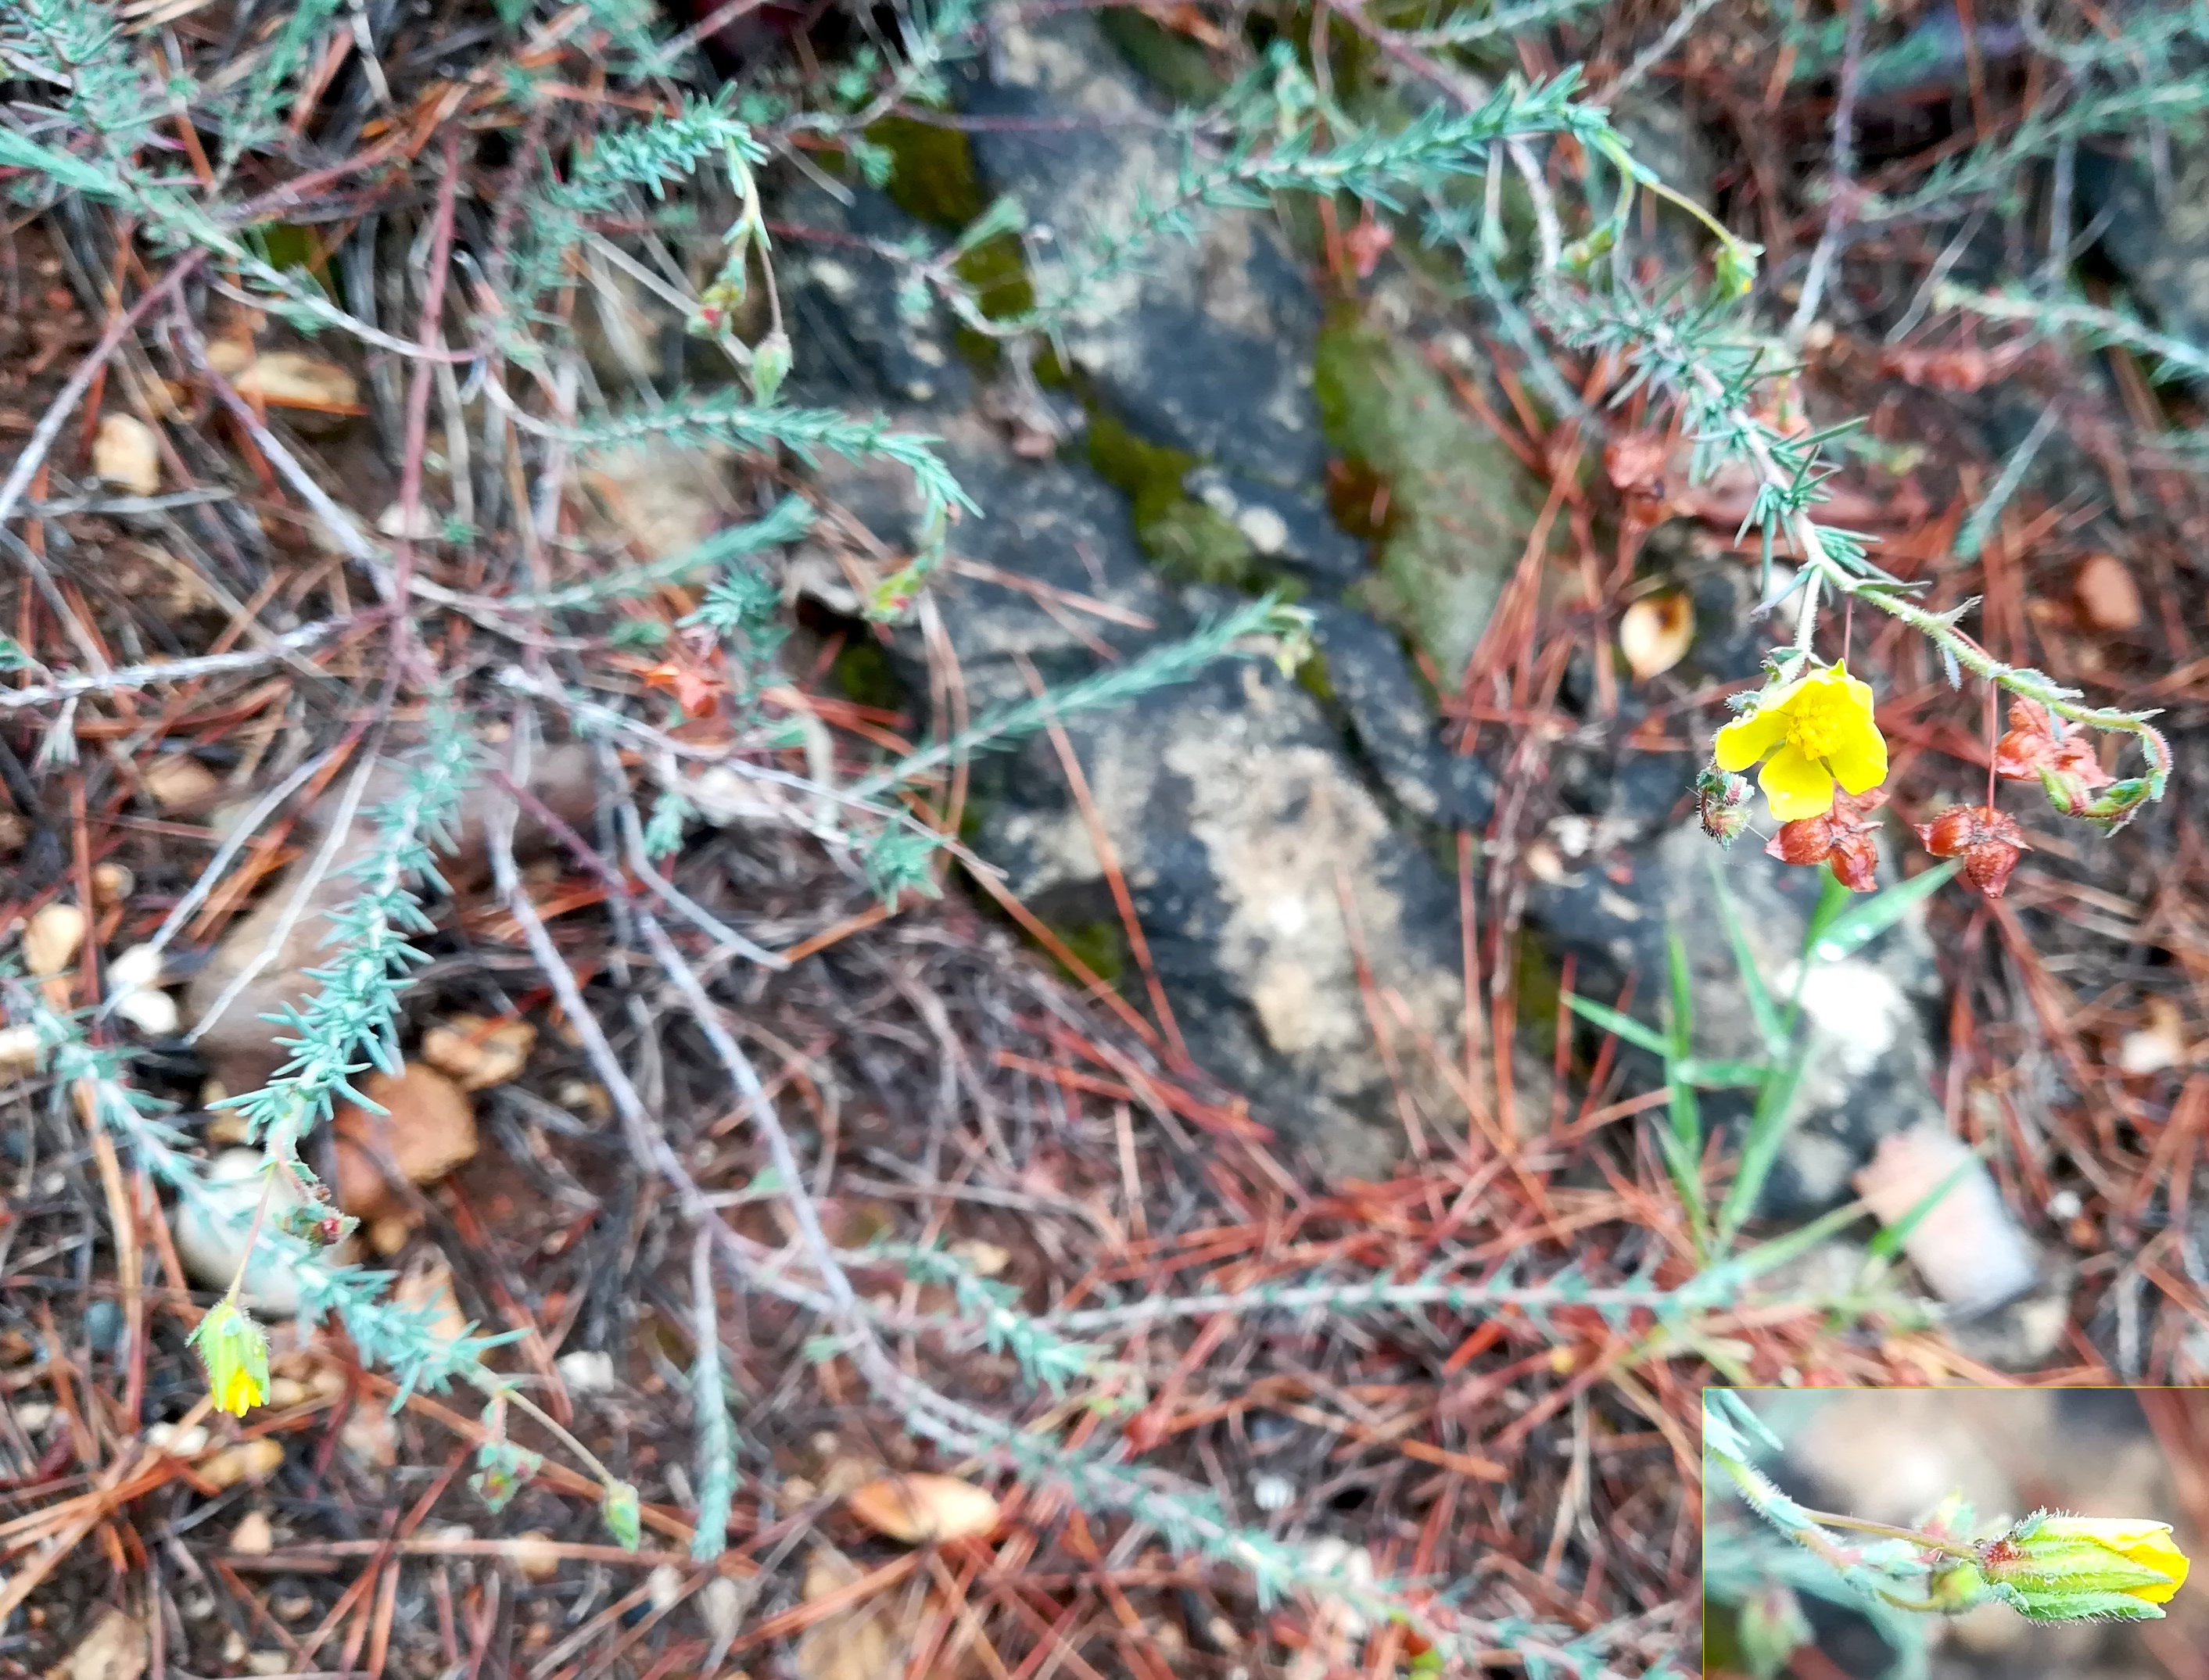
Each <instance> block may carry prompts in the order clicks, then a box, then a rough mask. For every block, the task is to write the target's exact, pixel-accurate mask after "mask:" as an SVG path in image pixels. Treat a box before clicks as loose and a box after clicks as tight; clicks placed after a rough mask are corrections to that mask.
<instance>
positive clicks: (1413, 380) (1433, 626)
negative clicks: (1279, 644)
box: [1315, 309, 1542, 683]
mask: <svg viewBox="0 0 2209 1680" xmlns="http://www.w3.org/2000/svg"><path fill="white" fill-rule="evenodd" d="M1315 395H1316V396H1317V398H1318V399H1319V406H1320V416H1321V422H1322V423H1323V424H1324V425H1325V426H1326V429H1327V441H1328V442H1329V443H1330V444H1331V445H1332V446H1333V448H1334V450H1335V452H1336V453H1338V454H1339V456H1341V457H1342V460H1343V464H1344V465H1343V467H1342V469H1341V470H1340V471H1338V472H1337V474H1336V475H1335V483H1336V488H1337V492H1338V493H1337V496H1336V500H1337V501H1343V500H1344V499H1345V496H1346V497H1347V499H1348V501H1349V503H1350V504H1351V505H1349V506H1346V507H1340V508H1339V513H1340V514H1343V515H1346V516H1348V517H1346V518H1345V525H1351V527H1352V528H1356V526H1357V525H1363V526H1364V527H1365V528H1366V529H1368V530H1369V531H1371V532H1372V534H1373V535H1374V536H1375V538H1376V544H1375V547H1376V556H1377V560H1378V573H1379V576H1378V579H1376V581H1377V582H1379V583H1380V584H1381V585H1383V586H1382V587H1381V588H1380V589H1378V590H1375V591H1374V592H1373V593H1374V596H1375V603H1376V604H1378V605H1384V606H1386V607H1387V608H1388V609H1390V611H1391V615H1392V616H1393V617H1394V618H1395V619H1396V621H1398V622H1399V625H1400V626H1401V627H1402V628H1403V629H1405V631H1406V632H1408V633H1410V634H1411V636H1412V637H1413V638H1414V639H1416V640H1417V642H1418V644H1419V645H1420V646H1421V647H1423V648H1424V649H1425V650H1426V651H1427V652H1428V654H1429V655H1430V656H1431V657H1432V658H1433V659H1434V661H1435V663H1436V666H1437V667H1438V668H1439V669H1440V670H1441V672H1442V676H1443V678H1444V680H1445V681H1449V682H1453V683H1454V681H1456V679H1457V678H1458V676H1459V675H1460V674H1461V673H1462V672H1463V671H1464V669H1465V665H1466V661H1467V660H1468V659H1469V658H1471V657H1472V651H1473V648H1474V647H1475V646H1476V645H1478V642H1479V640H1480V635H1481V632H1482V631H1484V629H1486V628H1487V626H1488V621H1489V619H1490V615H1492V614H1493V613H1494V612H1495V610H1496V601H1497V598H1498V597H1500V596H1501V595H1502V592H1503V586H1504V585H1505V584H1506V583H1507V582H1508V580H1509V579H1510V576H1511V573H1512V572H1513V570H1514V568H1515V567H1517V565H1518V563H1519V556H1520V552H1521V551H1522V550H1523V549H1524V548H1525V547H1526V537H1527V533H1528V532H1529V531H1531V530H1532V528H1533V525H1534V522H1535V520H1536V519H1538V518H1539V517H1540V513H1541V507H1542V491H1541V487H1540V485H1539V484H1538V482H1537V481H1536V479H1535V477H1534V475H1533V474H1532V473H1531V472H1529V471H1527V470H1526V467H1525V466H1524V465H1522V464H1521V463H1520V460H1519V458H1518V457H1517V456H1515V455H1514V454H1513V453H1511V451H1510V450H1509V449H1508V447H1505V445H1504V443H1503V441H1502V440H1501V439H1500V438H1498V437H1497V436H1496V435H1495V434H1494V433H1493V432H1491V431H1490V430H1489V429H1488V428H1487V427H1486V426H1484V425H1483V424H1481V423H1479V422H1478V420H1476V419H1474V418H1472V417H1471V416H1469V415H1467V414H1466V413H1465V412H1464V411H1463V410H1462V409H1460V407H1459V405H1458V403H1457V400H1456V399H1455V397H1454V395H1453V394H1452V393H1451V391H1450V388H1449V387H1448V384H1447V382H1445V381H1443V379H1442V376H1441V375H1439V374H1437V373H1436V371H1435V370H1434V369H1432V368H1431V367H1430V366H1429V365H1428V364H1427V362H1426V359H1425V357H1423V356H1422V355H1421V354H1420V353H1419V351H1418V350H1417V347H1416V346H1414V345H1409V344H1406V343H1405V342H1403V341H1402V340H1400V339H1396V338H1395V337H1393V335H1391V334H1389V333H1385V332H1382V331H1381V329H1379V328H1378V327H1373V326H1370V325H1369V324H1368V323H1366V322H1365V321H1363V319H1362V318H1360V317H1359V315H1357V313H1356V311H1355V310H1352V309H1341V310H1338V311H1337V312H1336V313H1335V314H1334V315H1333V317H1332V318H1331V319H1330V320H1329V321H1328V322H1327V326H1326V327H1324V328H1322V329H1321V333H1320V338H1319V344H1318V347H1317V351H1316V353H1315ZM1384 492H1385V494H1384ZM1376 510H1377V512H1378V513H1379V517H1378V518H1377V519H1375V517H1374V513H1375V511H1376Z"/></svg>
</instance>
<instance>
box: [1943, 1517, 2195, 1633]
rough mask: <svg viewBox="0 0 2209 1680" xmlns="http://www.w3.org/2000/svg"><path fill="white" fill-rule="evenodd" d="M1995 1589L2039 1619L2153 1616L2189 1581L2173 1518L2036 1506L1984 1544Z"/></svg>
mask: <svg viewBox="0 0 2209 1680" xmlns="http://www.w3.org/2000/svg"><path fill="white" fill-rule="evenodd" d="M1977 1551H1978V1554H1979V1561H1978V1570H1979V1573H1980V1574H1981V1575H1983V1576H1984V1577H1985V1579H1986V1582H1987V1586H1988V1589H1989V1591H1990V1592H1991V1593H1993V1594H1994V1595H1995V1597H1997V1598H1999V1599H2001V1600H2002V1601H2003V1602H2004V1603H2006V1604H2007V1605H2009V1606H2010V1607H2011V1608H2012V1609H2013V1610H2015V1611H2018V1612H2019V1614H2020V1615H2024V1616H2029V1617H2031V1618H2032V1619H2033V1620H2035V1621H2037V1622H2068V1621H2077V1620H2084V1619H2088V1618H2110V1619H2116V1620H2123V1621H2147V1620H2152V1619H2154V1618H2157V1617H2161V1616H2162V1615H2163V1613H2164V1612H2163V1609H2162V1606H2163V1605H2164V1604H2165V1603H2167V1602H2168V1601H2169V1599H2170V1596H2171V1594H2172V1593H2176V1592H2177V1591H2178V1589H2179V1587H2182V1586H2183V1585H2184V1584H2185V1581H2186V1572H2187V1561H2186V1554H2185V1553H2184V1552H2182V1551H2180V1550H2179V1549H2178V1545H2177V1543H2176V1541H2175V1540H2173V1539H2171V1533H2170V1524H2169V1523H2167V1522H2149V1521H2143V1520H2141V1519H2139V1518H2135V1517H2080V1516H2050V1515H2048V1514H2047V1513H2045V1512H2041V1511H2036V1512H2035V1513H2034V1514H2033V1515H2031V1516H2029V1517H2027V1518H2026V1519H2025V1521H2022V1522H2020V1523H2018V1524H2017V1525H2016V1526H2015V1527H2012V1528H2011V1529H2010V1531H2009V1532H2008V1533H2006V1534H2003V1535H2001V1536H2000V1537H1999V1538H1997V1539H1991V1540H1982V1541H1980V1542H1979V1543H1978V1547H1977Z"/></svg>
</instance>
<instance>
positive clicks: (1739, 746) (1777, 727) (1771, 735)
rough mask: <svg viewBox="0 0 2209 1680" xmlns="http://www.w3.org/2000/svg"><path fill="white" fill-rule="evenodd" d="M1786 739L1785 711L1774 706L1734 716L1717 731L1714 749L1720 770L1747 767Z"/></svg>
mask: <svg viewBox="0 0 2209 1680" xmlns="http://www.w3.org/2000/svg"><path fill="white" fill-rule="evenodd" d="M1786 739H1787V717H1786V714H1785V712H1784V711H1781V710H1780V709H1779V707H1778V706H1773V705H1767V706H1760V707H1759V708H1758V709H1757V710H1756V711H1752V712H1751V713H1749V716H1748V717H1737V718H1735V719H1734V720H1733V722H1732V723H1729V724H1727V725H1726V726H1725V727H1724V729H1720V730H1719V731H1718V741H1717V744H1716V747H1715V749H1714V750H1715V751H1716V753H1717V755H1718V768H1719V769H1720V770H1747V769H1748V768H1749V766H1750V765H1753V764H1755V762H1756V761H1757V760H1758V759H1761V758H1762V757H1763V756H1764V755H1765V754H1766V753H1769V752H1770V751H1771V750H1772V749H1773V747H1777V746H1779V743H1780V742H1781V741H1785V740H1786Z"/></svg>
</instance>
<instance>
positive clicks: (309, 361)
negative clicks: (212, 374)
mask: <svg viewBox="0 0 2209 1680" xmlns="http://www.w3.org/2000/svg"><path fill="white" fill-rule="evenodd" d="M210 359H212V358H210ZM217 371H218V372H220V371H222V370H221V369H220V368H218V369H217ZM231 382H232V384H233V385H235V386H236V387H238V395H239V396H241V397H258V398H259V399H261V400H262V402H264V403H266V404H268V405H269V406H270V407H271V408H310V409H317V410H320V411H322V412H323V413H325V414H358V413H360V412H362V411H363V410H362V409H361V406H360V385H359V382H358V381H356V380H355V379H354V378H353V376H352V375H351V374H349V373H347V372H346V370H345V369H343V368H340V366H338V364H337V363H334V362H325V361H323V360H322V358H321V357H316V356H309V355H307V354H305V353H304V351H297V350H267V351H262V352H261V353H260V354H259V355H257V356H255V357H253V358H252V359H251V360H250V362H249V363H246V364H245V365H244V367H243V368H241V369H238V372H237V374H236V375H235V376H234V377H233V378H232V381H231Z"/></svg>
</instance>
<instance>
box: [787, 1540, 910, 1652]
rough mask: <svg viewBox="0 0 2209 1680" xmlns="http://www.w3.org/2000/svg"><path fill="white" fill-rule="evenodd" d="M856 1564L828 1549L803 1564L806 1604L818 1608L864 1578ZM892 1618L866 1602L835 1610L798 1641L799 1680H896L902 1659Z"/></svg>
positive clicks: (876, 1605)
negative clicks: (894, 1642)
mask: <svg viewBox="0 0 2209 1680" xmlns="http://www.w3.org/2000/svg"><path fill="white" fill-rule="evenodd" d="M864 1573H865V1572H864V1570H862V1569H860V1568H859V1566H858V1564H857V1563H853V1562H852V1560H851V1559H850V1558H848V1557H845V1556H844V1555H843V1554H842V1553H841V1552H838V1551H830V1550H829V1549H828V1548H827V1547H826V1546H823V1547H820V1548H818V1549H817V1550H816V1551H815V1552H814V1553H813V1556H812V1557H811V1558H810V1559H809V1560H808V1561H807V1563H806V1565H805V1584H804V1598H805V1602H806V1603H808V1604H818V1603H820V1602H821V1600H822V1599H826V1598H828V1597H831V1596H832V1595H834V1594H835V1593H840V1592H841V1591H843V1589H844V1588H846V1587H849V1586H851V1585H852V1583H853V1582H854V1581H859V1580H861V1579H862V1578H863V1577H864ZM890 1634H891V1629H890V1623H889V1613H888V1611H887V1610H886V1609H885V1607H884V1606H883V1605H881V1604H879V1603H875V1602H866V1603H861V1604H857V1605H849V1606H846V1608H844V1609H841V1610H838V1611H832V1612H830V1613H829V1614H828V1615H827V1616H825V1617H822V1619H821V1620H820V1621H818V1622H816V1623H814V1624H813V1625H812V1626H811V1627H810V1628H808V1629H806V1630H805V1632H804V1634H803V1635H800V1636H799V1639H798V1648H797V1650H796V1651H794V1652H793V1653H792V1656H793V1658H794V1659H795V1660H796V1663H797V1667H798V1675H799V1677H800V1680H896V1677H897V1676H899V1675H900V1674H902V1673H903V1672H904V1671H905V1659H904V1654H903V1653H900V1652H897V1651H894V1650H893V1648H892V1640H891V1637H890Z"/></svg>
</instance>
